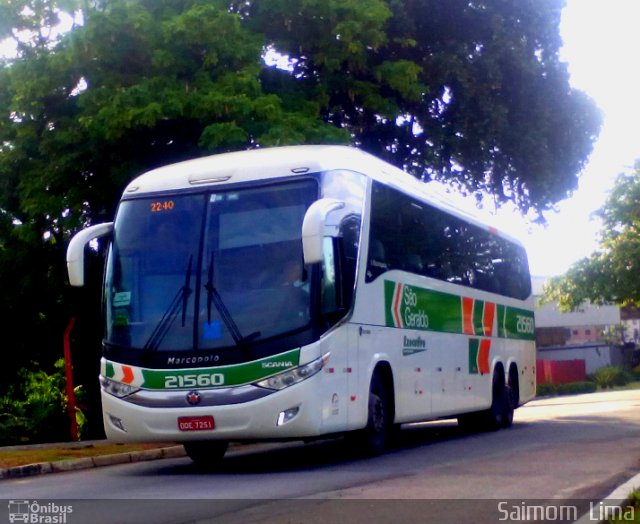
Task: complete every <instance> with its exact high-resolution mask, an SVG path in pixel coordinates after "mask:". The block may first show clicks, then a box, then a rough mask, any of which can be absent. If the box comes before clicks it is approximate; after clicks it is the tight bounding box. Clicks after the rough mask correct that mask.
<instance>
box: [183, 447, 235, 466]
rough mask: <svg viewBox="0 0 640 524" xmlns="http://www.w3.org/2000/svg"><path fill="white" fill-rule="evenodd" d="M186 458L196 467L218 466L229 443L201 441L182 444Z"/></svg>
mask: <svg viewBox="0 0 640 524" xmlns="http://www.w3.org/2000/svg"><path fill="white" fill-rule="evenodd" d="M183 447H184V451H185V453H186V454H187V456H188V457H189V458H190V459H191V460H193V462H195V463H196V464H197V465H198V466H202V467H205V468H208V469H210V468H214V467H217V466H219V465H220V463H221V462H222V458H223V457H224V454H225V453H226V452H227V448H228V447H229V443H228V442H226V441H224V440H203V441H195V442H185V443H184V444H183Z"/></svg>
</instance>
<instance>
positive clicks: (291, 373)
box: [255, 353, 329, 390]
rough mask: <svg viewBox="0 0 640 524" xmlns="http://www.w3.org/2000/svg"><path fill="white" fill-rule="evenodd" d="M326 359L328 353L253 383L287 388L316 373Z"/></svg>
mask: <svg viewBox="0 0 640 524" xmlns="http://www.w3.org/2000/svg"><path fill="white" fill-rule="evenodd" d="M327 360H329V353H327V354H326V355H323V356H321V357H320V358H317V359H316V360H313V361H312V362H309V363H308V364H305V365H304V366H298V367H297V368H293V369H288V370H287V371H283V372H282V373H278V374H277V375H273V376H271V377H269V378H266V379H264V380H261V381H260V382H256V383H255V385H256V386H260V387H261V388H267V389H275V390H280V389H284V388H288V387H289V386H293V385H294V384H297V383H298V382H302V381H303V380H306V379H308V378H310V377H312V376H313V375H315V374H316V373H318V372H319V371H320V370H321V369H322V368H323V367H324V365H325V364H326V363H327Z"/></svg>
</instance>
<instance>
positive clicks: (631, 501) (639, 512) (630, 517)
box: [605, 490, 640, 524]
mask: <svg viewBox="0 0 640 524" xmlns="http://www.w3.org/2000/svg"><path fill="white" fill-rule="evenodd" d="M605 522H607V524H622V523H623V522H626V523H629V522H631V523H634V524H640V491H638V490H636V491H634V492H633V493H631V495H629V498H628V500H627V501H625V503H624V504H622V507H621V508H620V512H619V513H618V514H617V515H616V516H615V518H609V519H607V520H606V521H605Z"/></svg>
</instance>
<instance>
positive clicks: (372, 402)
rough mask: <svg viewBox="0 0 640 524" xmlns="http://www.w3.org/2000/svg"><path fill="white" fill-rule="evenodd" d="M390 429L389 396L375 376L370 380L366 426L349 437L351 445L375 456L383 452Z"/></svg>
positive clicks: (365, 453) (359, 450) (367, 454)
mask: <svg viewBox="0 0 640 524" xmlns="http://www.w3.org/2000/svg"><path fill="white" fill-rule="evenodd" d="M391 429H392V420H391V406H390V398H389V394H388V392H387V390H386V388H385V386H384V384H383V383H382V381H381V380H380V378H379V377H378V376H377V375H374V377H373V379H372V380H371V388H370V390H369V404H368V414H367V425H366V426H365V427H364V429H361V430H360V431H357V432H355V433H354V434H352V435H351V438H350V439H349V440H351V443H352V445H353V447H354V449H356V450H357V451H358V452H360V453H363V454H364V455H366V456H376V455H380V454H382V453H383V452H384V450H385V448H386V446H387V443H388V441H389V437H390V434H391Z"/></svg>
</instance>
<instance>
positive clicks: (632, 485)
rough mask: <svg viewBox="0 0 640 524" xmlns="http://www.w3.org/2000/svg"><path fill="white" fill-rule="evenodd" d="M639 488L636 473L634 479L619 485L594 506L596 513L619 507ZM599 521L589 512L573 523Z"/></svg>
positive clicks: (585, 523)
mask: <svg viewBox="0 0 640 524" xmlns="http://www.w3.org/2000/svg"><path fill="white" fill-rule="evenodd" d="M639 488H640V473H638V474H637V475H636V476H635V477H632V478H630V479H629V480H627V481H626V482H625V483H623V484H620V485H619V486H618V487H617V488H616V489H614V490H613V491H612V492H611V493H609V495H607V496H606V497H605V498H603V499H602V500H601V501H600V502H599V503H598V504H596V510H597V511H596V513H598V512H599V510H600V508H602V509H603V511H605V512H606V511H607V509H608V508H613V507H620V506H622V505H624V504H625V502H627V500H628V499H629V495H631V493H632V492H633V491H635V490H636V489H639ZM598 521H599V519H597V518H595V519H594V515H592V514H591V513H590V512H589V513H585V514H584V515H582V517H580V518H579V519H578V520H576V521H575V522H574V524H593V523H594V522H598Z"/></svg>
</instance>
